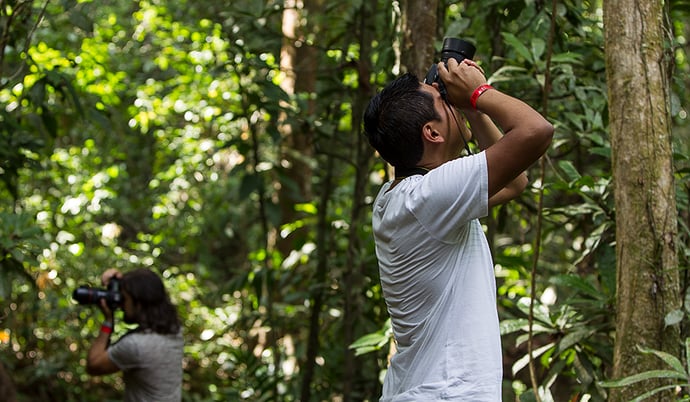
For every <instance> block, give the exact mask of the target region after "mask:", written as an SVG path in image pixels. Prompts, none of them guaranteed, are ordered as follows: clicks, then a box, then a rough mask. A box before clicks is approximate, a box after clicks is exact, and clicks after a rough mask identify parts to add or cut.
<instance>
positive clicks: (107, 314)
mask: <svg viewBox="0 0 690 402" xmlns="http://www.w3.org/2000/svg"><path fill="white" fill-rule="evenodd" d="M99 307H100V308H101V311H102V312H103V317H104V319H105V321H106V322H109V323H111V324H113V323H114V322H115V321H114V319H115V314H114V313H113V310H111V309H110V307H109V306H108V303H107V302H106V301H105V299H101V304H99Z"/></svg>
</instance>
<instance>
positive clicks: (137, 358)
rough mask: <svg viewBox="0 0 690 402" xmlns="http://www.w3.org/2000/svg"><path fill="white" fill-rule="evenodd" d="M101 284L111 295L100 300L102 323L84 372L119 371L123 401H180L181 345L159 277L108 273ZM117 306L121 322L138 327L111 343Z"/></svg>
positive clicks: (141, 272)
mask: <svg viewBox="0 0 690 402" xmlns="http://www.w3.org/2000/svg"><path fill="white" fill-rule="evenodd" d="M101 280H102V282H103V285H104V286H107V287H108V290H109V292H107V293H112V294H110V295H109V294H107V293H106V297H100V298H99V302H100V304H99V306H100V308H101V310H102V311H103V314H104V316H105V321H104V322H103V325H102V326H101V329H100V332H99V334H98V336H97V337H96V339H95V340H94V342H93V344H92V345H91V348H90V349H89V352H88V356H87V360H86V371H87V372H88V373H89V374H91V375H106V374H112V373H115V372H118V371H122V373H123V379H124V383H125V395H124V400H125V401H180V400H181V399H182V356H183V347H184V341H183V339H182V332H181V325H180V321H179V318H178V315H177V309H176V307H175V306H174V305H173V304H172V303H171V302H170V300H169V298H168V295H167V293H166V291H165V287H164V286H163V282H162V281H161V279H160V277H159V276H158V275H157V274H156V273H154V272H152V271H150V270H148V269H143V268H142V269H136V270H134V271H130V272H127V273H124V274H123V273H121V272H119V271H118V270H116V269H108V270H106V271H105V272H104V273H103V275H102V276H101ZM113 285H116V286H113ZM75 294H76V293H75ZM113 301H115V303H114V302H113ZM116 307H121V308H122V310H123V313H124V322H125V323H128V324H137V327H136V328H134V329H133V330H131V331H129V332H127V333H126V334H125V335H123V336H122V337H120V338H119V339H118V341H117V342H116V343H114V344H112V345H111V344H110V336H111V334H112V332H113V327H114V314H113V309H114V308H116Z"/></svg>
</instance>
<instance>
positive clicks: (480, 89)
mask: <svg viewBox="0 0 690 402" xmlns="http://www.w3.org/2000/svg"><path fill="white" fill-rule="evenodd" d="M489 89H494V87H492V86H491V85H489V84H482V85H480V86H478V87H477V89H475V90H474V92H472V96H471V97H470V104H471V105H472V109H475V110H476V109H477V99H479V97H480V96H481V95H482V94H483V93H484V92H486V91H488V90H489Z"/></svg>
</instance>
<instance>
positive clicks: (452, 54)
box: [441, 38, 476, 63]
mask: <svg viewBox="0 0 690 402" xmlns="http://www.w3.org/2000/svg"><path fill="white" fill-rule="evenodd" d="M475 51H476V49H475V47H474V45H472V44H471V43H469V42H466V41H464V40H462V39H458V38H445V39H444V40H443V47H442V48H441V60H443V61H448V59H450V58H453V59H455V60H457V62H458V63H459V62H461V61H463V60H465V59H471V58H473V57H474V52H475Z"/></svg>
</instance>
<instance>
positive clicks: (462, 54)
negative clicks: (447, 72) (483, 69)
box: [424, 38, 476, 99]
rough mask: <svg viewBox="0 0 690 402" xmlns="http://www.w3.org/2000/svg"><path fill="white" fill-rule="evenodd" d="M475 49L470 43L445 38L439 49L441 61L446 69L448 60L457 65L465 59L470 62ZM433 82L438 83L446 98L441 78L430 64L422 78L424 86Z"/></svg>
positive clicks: (434, 65)
mask: <svg viewBox="0 0 690 402" xmlns="http://www.w3.org/2000/svg"><path fill="white" fill-rule="evenodd" d="M475 50H476V49H475V47H474V45H472V44H471V43H469V42H467V41H464V40H462V39H458V38H445V39H443V47H442V48H441V61H442V62H444V63H445V65H446V67H448V60H449V59H451V58H453V59H455V60H457V62H458V63H460V62H461V61H463V60H465V59H470V60H472V57H474V52H475ZM434 82H437V83H438V87H439V91H440V92H441V95H442V96H443V99H445V98H446V87H445V85H443V81H441V77H439V75H438V68H437V66H436V64H432V65H431V67H430V68H429V72H427V73H426V78H424V83H425V84H432V83H434Z"/></svg>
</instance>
